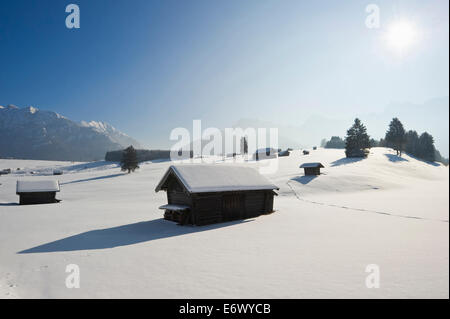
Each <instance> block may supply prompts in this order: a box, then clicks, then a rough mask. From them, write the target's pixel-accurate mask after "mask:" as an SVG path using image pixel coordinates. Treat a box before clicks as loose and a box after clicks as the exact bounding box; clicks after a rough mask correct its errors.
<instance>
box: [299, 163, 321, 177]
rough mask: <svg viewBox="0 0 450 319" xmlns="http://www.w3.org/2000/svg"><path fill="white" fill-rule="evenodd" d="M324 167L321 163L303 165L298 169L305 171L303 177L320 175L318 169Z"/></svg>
mask: <svg viewBox="0 0 450 319" xmlns="http://www.w3.org/2000/svg"><path fill="white" fill-rule="evenodd" d="M323 167H324V166H323V165H322V164H321V163H303V164H302V165H300V168H304V169H305V175H320V169H321V168H323Z"/></svg>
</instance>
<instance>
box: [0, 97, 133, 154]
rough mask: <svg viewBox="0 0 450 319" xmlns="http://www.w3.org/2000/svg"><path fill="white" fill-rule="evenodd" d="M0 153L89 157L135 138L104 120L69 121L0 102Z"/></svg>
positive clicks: (125, 145)
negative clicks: (0, 103)
mask: <svg viewBox="0 0 450 319" xmlns="http://www.w3.org/2000/svg"><path fill="white" fill-rule="evenodd" d="M0 136H1V137H2V138H1V139H0V157H13V158H22V159H37V160H69V161H93V160H100V159H103V158H104V156H105V154H106V152H108V151H113V150H119V149H122V148H124V147H127V146H129V145H133V146H134V147H136V148H138V147H140V144H139V142H138V141H136V140H135V139H133V138H132V137H130V136H128V135H126V134H125V133H122V132H121V131H119V130H118V129H116V128H115V127H113V126H112V125H110V124H108V123H106V122H97V121H90V122H86V121H82V122H79V123H78V122H75V121H72V120H70V119H68V118H66V117H64V116H62V115H60V114H58V113H56V112H53V111H47V110H40V109H38V108H35V107H33V106H28V107H24V108H19V107H17V106H15V105H12V104H10V105H8V106H6V107H4V106H0Z"/></svg>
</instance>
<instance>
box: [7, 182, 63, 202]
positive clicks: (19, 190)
mask: <svg viewBox="0 0 450 319" xmlns="http://www.w3.org/2000/svg"><path fill="white" fill-rule="evenodd" d="M59 190H60V189H59V182H58V181H54V180H40V181H17V184H16V194H17V195H19V198H20V205H28V204H48V203H57V202H59V200H57V199H56V198H55V197H56V193H57V192H59Z"/></svg>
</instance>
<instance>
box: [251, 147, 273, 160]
mask: <svg viewBox="0 0 450 319" xmlns="http://www.w3.org/2000/svg"><path fill="white" fill-rule="evenodd" d="M277 154H278V150H276V149H274V148H271V147H267V148H260V149H257V150H256V152H255V153H254V154H253V159H254V160H256V161H260V160H264V159H271V158H277Z"/></svg>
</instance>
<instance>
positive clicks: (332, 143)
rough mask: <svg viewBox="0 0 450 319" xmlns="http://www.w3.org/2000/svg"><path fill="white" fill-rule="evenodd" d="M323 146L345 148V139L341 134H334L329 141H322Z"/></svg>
mask: <svg viewBox="0 0 450 319" xmlns="http://www.w3.org/2000/svg"><path fill="white" fill-rule="evenodd" d="M321 146H322V147H324V148H345V141H344V140H343V139H342V138H340V137H339V136H332V137H331V139H330V140H329V141H327V140H325V141H324V142H322V143H321Z"/></svg>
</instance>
